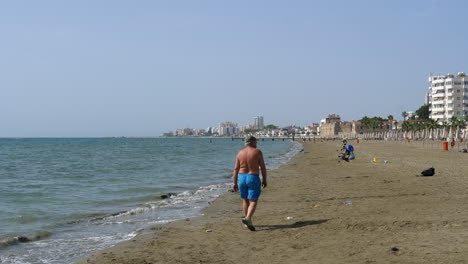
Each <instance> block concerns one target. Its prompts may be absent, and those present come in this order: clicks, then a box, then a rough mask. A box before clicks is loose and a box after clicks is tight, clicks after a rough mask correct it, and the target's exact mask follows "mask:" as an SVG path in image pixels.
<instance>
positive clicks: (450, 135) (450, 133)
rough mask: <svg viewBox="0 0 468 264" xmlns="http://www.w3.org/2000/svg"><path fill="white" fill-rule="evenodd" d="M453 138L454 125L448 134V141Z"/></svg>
mask: <svg viewBox="0 0 468 264" xmlns="http://www.w3.org/2000/svg"><path fill="white" fill-rule="evenodd" d="M452 138H453V131H452V127H450V130H449V132H448V135H447V141H450V140H451V139H452Z"/></svg>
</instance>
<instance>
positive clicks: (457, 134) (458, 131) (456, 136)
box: [455, 127, 460, 141]
mask: <svg viewBox="0 0 468 264" xmlns="http://www.w3.org/2000/svg"><path fill="white" fill-rule="evenodd" d="M459 133H460V128H458V127H457V128H456V130H455V141H456V140H458V137H459Z"/></svg>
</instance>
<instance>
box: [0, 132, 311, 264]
mask: <svg viewBox="0 0 468 264" xmlns="http://www.w3.org/2000/svg"><path fill="white" fill-rule="evenodd" d="M243 146H244V145H243V142H242V141H241V140H238V139H237V140H231V139H222V138H213V139H206V138H204V139H202V138H192V139H184V138H166V139H163V138H154V139H130V138H109V139H106V138H40V139H0V223H1V225H0V263H60V264H63V263H72V262H73V261H76V260H78V259H80V258H83V257H85V256H87V255H89V254H91V253H92V252H93V251H95V250H97V249H101V248H105V247H110V246H112V245H114V244H115V243H117V242H119V241H122V240H126V239H130V238H132V237H133V236H135V235H136V233H137V231H138V230H140V229H142V228H144V227H147V226H150V225H154V224H163V223H167V222H170V221H174V220H177V219H183V218H187V217H192V216H195V215H199V214H200V209H201V208H203V207H205V206H207V204H208V202H209V201H211V200H213V199H215V198H216V197H218V196H219V195H220V194H222V193H224V192H226V191H227V190H228V188H229V187H230V183H231V179H230V176H231V173H232V168H233V165H234V159H235V156H236V154H237V152H238V151H239V150H240V149H241V148H243ZM258 147H259V148H260V149H261V150H262V151H263V153H264V156H265V161H266V164H267V167H268V168H269V169H272V168H275V167H278V166H280V165H281V164H284V163H285V162H286V161H287V160H289V159H290V158H291V157H292V156H293V155H295V154H296V153H298V152H299V150H300V149H301V148H302V146H301V145H300V144H299V143H297V142H292V141H289V140H285V141H282V140H275V141H271V140H265V141H259V144H258ZM163 193H175V195H173V196H171V197H170V198H169V199H161V198H160V194H163Z"/></svg>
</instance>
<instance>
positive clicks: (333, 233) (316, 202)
mask: <svg viewBox="0 0 468 264" xmlns="http://www.w3.org/2000/svg"><path fill="white" fill-rule="evenodd" d="M352 144H353V145H354V146H355V153H356V160H354V161H351V162H344V161H341V162H338V158H337V155H338V153H337V150H338V149H339V148H340V142H339V141H335V142H332V141H329V142H316V143H314V142H306V143H305V145H304V153H300V154H298V155H296V156H295V157H294V158H293V159H292V160H291V161H290V162H289V163H288V164H287V165H285V166H283V167H281V168H279V169H277V170H274V171H271V172H270V174H269V186H268V187H267V188H266V189H264V192H263V193H262V196H261V197H260V201H259V205H258V208H257V211H256V213H255V218H254V219H253V220H254V221H253V222H254V225H255V226H256V228H257V231H255V232H252V231H249V230H248V229H247V228H245V227H244V226H243V225H242V223H241V221H240V218H241V216H242V211H241V200H240V198H239V196H238V193H227V194H225V195H223V196H221V197H220V198H219V199H217V200H216V201H214V202H213V203H212V204H211V205H210V206H209V207H208V208H206V209H205V215H204V216H201V217H196V218H191V219H186V220H181V221H176V222H173V223H171V224H168V225H161V226H156V227H152V228H148V230H147V234H144V235H140V236H138V237H136V238H135V239H133V240H130V241H126V242H122V243H120V244H118V245H116V246H115V247H112V248H109V249H106V250H102V251H99V252H96V253H95V254H94V255H93V256H91V257H89V258H88V259H84V260H81V261H80V262H79V263H80V264H83V263H96V264H98V263H99V264H106V263H129V264H130V263H131V264H134V263H236V264H238V263H268V264H272V263H468V246H467V241H468V162H467V161H468V154H466V153H460V152H456V151H448V152H447V151H445V152H444V151H443V150H442V146H440V148H428V147H427V146H426V147H422V145H421V144H414V143H396V142H392V143H384V142H366V141H364V142H362V141H361V143H359V144H356V143H352ZM440 145H441V143H440ZM374 157H375V158H376V159H377V162H376V163H374V162H372V160H373V159H374ZM385 160H386V161H387V163H385V162H384V161H385ZM431 166H433V167H435V169H436V174H435V175H434V176H433V177H417V175H418V174H420V172H421V171H422V170H424V169H426V168H429V167H431Z"/></svg>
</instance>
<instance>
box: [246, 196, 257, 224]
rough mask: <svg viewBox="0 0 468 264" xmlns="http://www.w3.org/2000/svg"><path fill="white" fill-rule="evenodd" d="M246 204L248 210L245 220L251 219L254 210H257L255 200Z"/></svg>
mask: <svg viewBox="0 0 468 264" xmlns="http://www.w3.org/2000/svg"><path fill="white" fill-rule="evenodd" d="M247 203H248V208H247V214H246V215H245V218H248V219H251V218H252V217H253V214H254V213H255V209H257V200H248V202H247Z"/></svg>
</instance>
